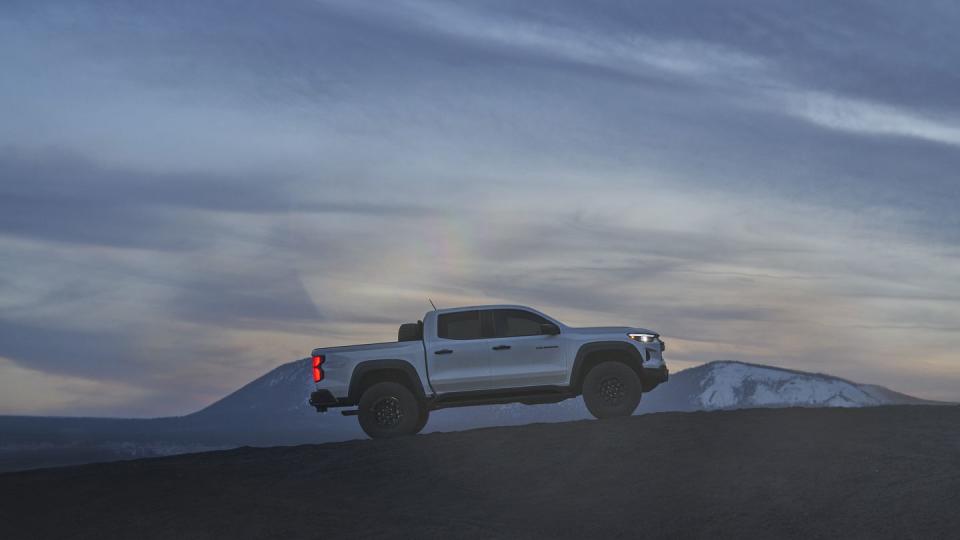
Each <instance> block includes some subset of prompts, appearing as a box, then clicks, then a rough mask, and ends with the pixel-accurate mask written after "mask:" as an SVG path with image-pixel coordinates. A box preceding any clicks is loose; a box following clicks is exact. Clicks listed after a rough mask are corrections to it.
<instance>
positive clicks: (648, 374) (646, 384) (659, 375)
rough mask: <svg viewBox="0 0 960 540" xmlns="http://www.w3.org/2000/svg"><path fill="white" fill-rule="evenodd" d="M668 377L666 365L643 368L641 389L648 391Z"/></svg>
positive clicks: (668, 371)
mask: <svg viewBox="0 0 960 540" xmlns="http://www.w3.org/2000/svg"><path fill="white" fill-rule="evenodd" d="M669 379H670V370H669V369H667V366H666V365H662V366H660V367H655V368H648V367H645V368H643V377H642V380H643V391H644V392H649V391H650V390H653V389H654V388H656V387H657V386H659V385H660V384H661V383H665V382H667V381H668V380H669Z"/></svg>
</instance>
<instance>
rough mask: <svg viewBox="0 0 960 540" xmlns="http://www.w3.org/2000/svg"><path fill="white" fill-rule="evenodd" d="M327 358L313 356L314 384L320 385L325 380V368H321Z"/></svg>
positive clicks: (319, 355)
mask: <svg viewBox="0 0 960 540" xmlns="http://www.w3.org/2000/svg"><path fill="white" fill-rule="evenodd" d="M324 360H325V358H324V357H323V355H322V354H315V355H313V382H315V383H318V382H320V381H322V380H323V368H321V367H320V365H321V364H323V361H324Z"/></svg>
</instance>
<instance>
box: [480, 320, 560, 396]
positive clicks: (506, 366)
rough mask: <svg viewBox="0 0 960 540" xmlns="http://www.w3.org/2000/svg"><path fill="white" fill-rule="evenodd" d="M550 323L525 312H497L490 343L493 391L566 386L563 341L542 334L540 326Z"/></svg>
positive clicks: (553, 336)
mask: <svg viewBox="0 0 960 540" xmlns="http://www.w3.org/2000/svg"><path fill="white" fill-rule="evenodd" d="M549 322H550V321H548V320H547V319H545V318H543V317H541V316H540V315H537V314H536V313H533V312H530V311H526V310H522V309H497V310H494V312H493V326H494V339H491V340H489V342H490V351H489V354H490V374H491V380H492V382H493V388H497V389H503V388H523V387H529V386H559V385H565V384H567V379H568V378H569V374H568V372H567V365H566V362H565V360H564V355H563V352H564V351H563V341H564V340H563V339H562V338H561V337H560V335H546V334H543V333H542V326H541V325H543V324H546V323H549Z"/></svg>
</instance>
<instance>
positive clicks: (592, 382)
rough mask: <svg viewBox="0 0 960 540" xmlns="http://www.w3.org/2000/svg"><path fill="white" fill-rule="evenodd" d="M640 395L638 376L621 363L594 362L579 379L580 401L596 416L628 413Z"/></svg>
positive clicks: (631, 410) (629, 413)
mask: <svg viewBox="0 0 960 540" xmlns="http://www.w3.org/2000/svg"><path fill="white" fill-rule="evenodd" d="M640 395H641V388H640V378H639V377H637V374H636V372H634V371H633V370H632V369H630V367H629V366H627V365H626V364H623V363H621V362H602V363H600V364H597V365H595V366H593V368H591V369H590V371H589V372H587V376H586V377H584V379H583V402H584V403H585V404H586V405H587V410H589V411H590V414H592V415H593V416H594V417H596V418H614V417H617V416H630V415H631V414H633V411H635V410H636V409H637V405H638V404H639V403H640Z"/></svg>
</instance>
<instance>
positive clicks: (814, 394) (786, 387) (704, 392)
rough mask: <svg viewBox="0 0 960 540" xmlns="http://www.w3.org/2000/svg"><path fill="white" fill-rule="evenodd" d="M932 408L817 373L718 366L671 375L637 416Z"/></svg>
mask: <svg viewBox="0 0 960 540" xmlns="http://www.w3.org/2000/svg"><path fill="white" fill-rule="evenodd" d="M661 390H663V391H661ZM931 403H934V402H930V401H925V400H922V399H919V398H915V397H912V396H908V395H906V394H901V393H898V392H894V391H893V390H890V389H888V388H884V387H882V386H876V385H870V384H859V383H855V382H851V381H848V380H846V379H841V378H839V377H833V376H831V375H825V374H822V373H808V372H804V371H796V370H790V369H783V368H778V367H772V366H764V365H758V364H748V363H746V362H736V361H730V360H720V361H716V362H710V363H708V364H704V365H702V366H697V367H695V368H691V369H687V370H684V371H681V372H679V373H676V374H675V375H673V376H672V377H671V378H670V381H669V382H668V383H667V384H666V385H664V386H662V387H661V388H658V389H657V390H654V391H653V392H651V393H650V394H647V395H645V396H644V397H643V402H642V403H641V405H640V409H639V412H659V411H696V410H717V409H744V408H750V407H872V406H877V405H915V404H931Z"/></svg>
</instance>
